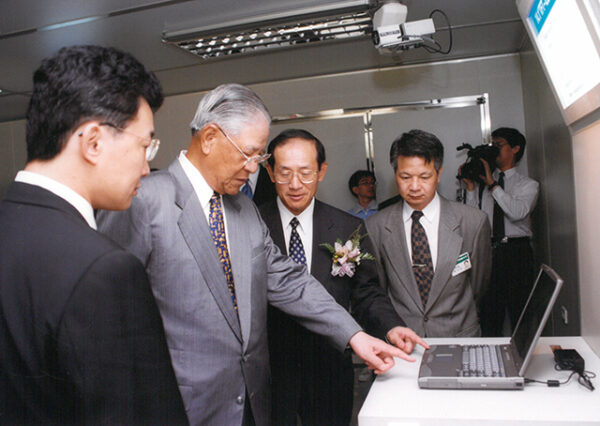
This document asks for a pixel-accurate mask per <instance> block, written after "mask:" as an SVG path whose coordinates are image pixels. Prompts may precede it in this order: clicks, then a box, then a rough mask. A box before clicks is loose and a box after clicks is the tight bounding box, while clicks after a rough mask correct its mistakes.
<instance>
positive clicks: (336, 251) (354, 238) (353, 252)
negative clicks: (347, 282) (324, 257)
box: [320, 225, 375, 277]
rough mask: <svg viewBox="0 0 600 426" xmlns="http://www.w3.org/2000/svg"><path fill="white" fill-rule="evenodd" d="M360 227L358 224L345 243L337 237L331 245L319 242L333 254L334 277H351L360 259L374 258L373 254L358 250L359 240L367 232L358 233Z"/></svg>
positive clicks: (332, 272)
mask: <svg viewBox="0 0 600 426" xmlns="http://www.w3.org/2000/svg"><path fill="white" fill-rule="evenodd" d="M360 227H361V225H358V228H356V230H355V231H354V232H353V233H352V234H351V235H350V237H349V239H348V240H347V241H346V242H345V243H343V242H342V240H340V239H339V238H338V239H337V241H336V242H335V243H334V245H333V246H332V245H331V244H328V243H323V244H320V245H321V246H323V247H325V248H326V249H327V250H329V252H330V253H331V254H332V255H333V258H332V265H331V275H333V276H334V277H343V276H344V275H347V276H349V277H352V276H353V275H354V272H355V270H356V267H357V266H358V265H360V261H361V260H363V259H365V260H375V258H374V257H373V255H371V254H369V253H366V252H365V253H361V251H360V240H361V239H363V238H364V237H366V236H367V234H364V235H360Z"/></svg>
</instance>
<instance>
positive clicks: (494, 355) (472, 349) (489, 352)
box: [459, 345, 506, 377]
mask: <svg viewBox="0 0 600 426" xmlns="http://www.w3.org/2000/svg"><path fill="white" fill-rule="evenodd" d="M462 348H463V353H462V370H461V371H460V372H459V375H460V376H463V377H506V375H505V372H504V362H503V361H502V353H501V351H500V346H498V345H464V346H463V347H462Z"/></svg>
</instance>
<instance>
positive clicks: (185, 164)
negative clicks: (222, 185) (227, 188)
mask: <svg viewBox="0 0 600 426" xmlns="http://www.w3.org/2000/svg"><path fill="white" fill-rule="evenodd" d="M186 153H187V151H186V150H183V151H181V152H180V153H179V163H180V164H181V167H182V168H183V171H184V173H185V174H186V176H187V177H188V179H189V180H190V182H191V183H192V187H193V188H194V192H196V196H197V197H198V200H199V201H200V205H201V206H202V209H203V210H206V209H208V208H209V206H210V198H211V197H212V195H213V194H214V192H215V191H214V190H213V189H212V188H211V187H210V186H209V185H208V183H206V179H204V177H203V176H202V173H200V171H199V170H198V169H197V168H196V166H194V165H193V164H192V162H191V161H190V160H188V158H187V157H186V156H185V154H186Z"/></svg>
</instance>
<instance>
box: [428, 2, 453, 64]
mask: <svg viewBox="0 0 600 426" xmlns="http://www.w3.org/2000/svg"><path fill="white" fill-rule="evenodd" d="M436 12H437V13H441V14H442V15H444V18H446V23H447V25H448V37H449V38H450V40H449V43H448V49H446V51H445V52H444V51H442V50H441V46H440V44H439V43H437V42H436V44H437V45H438V46H440V50H434V49H432V50H433V51H434V52H436V53H441V54H443V55H447V54H448V53H450V51H451V50H452V25H451V24H450V19H448V15H446V14H445V13H444V11H443V10H440V9H434V10H432V11H431V13H430V14H429V18H431V19H433V14H434V13H436ZM428 52H429V50H428ZM432 53H433V52H432Z"/></svg>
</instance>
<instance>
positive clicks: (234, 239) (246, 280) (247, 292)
mask: <svg viewBox="0 0 600 426" xmlns="http://www.w3.org/2000/svg"><path fill="white" fill-rule="evenodd" d="M242 196H244V197H245V195H242ZM237 197H239V195H236V196H231V195H224V196H223V204H224V208H225V215H226V219H225V220H226V222H227V248H228V249H229V257H230V259H231V267H232V269H233V282H234V283H235V294H236V298H237V304H238V315H239V322H240V326H241V328H242V337H243V342H244V349H246V346H247V345H248V341H249V338H250V328H251V325H252V321H251V318H252V259H251V253H250V247H251V246H252V245H251V244H250V237H249V234H248V221H247V220H246V221H245V220H244V218H243V215H242V211H241V206H240V204H239V203H238V198H237ZM230 304H231V299H230Z"/></svg>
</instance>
